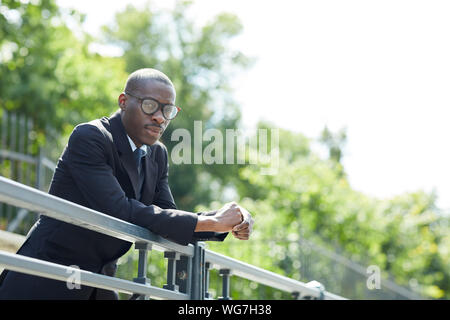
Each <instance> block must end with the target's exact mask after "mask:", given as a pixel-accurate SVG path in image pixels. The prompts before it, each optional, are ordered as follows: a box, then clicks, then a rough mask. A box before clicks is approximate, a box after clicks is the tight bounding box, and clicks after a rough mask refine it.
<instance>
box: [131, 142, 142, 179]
mask: <svg viewBox="0 0 450 320" xmlns="http://www.w3.org/2000/svg"><path fill="white" fill-rule="evenodd" d="M133 154H134V161H135V162H136V168H137V170H138V174H139V175H140V174H141V171H142V161H141V159H142V154H143V151H142V149H141V148H137V149H136V150H134V152H133Z"/></svg>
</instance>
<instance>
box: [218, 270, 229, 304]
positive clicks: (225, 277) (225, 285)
mask: <svg viewBox="0 0 450 320" xmlns="http://www.w3.org/2000/svg"><path fill="white" fill-rule="evenodd" d="M219 275H220V276H221V277H222V296H221V297H219V300H231V297H230V276H231V270H230V269H220V270H219Z"/></svg>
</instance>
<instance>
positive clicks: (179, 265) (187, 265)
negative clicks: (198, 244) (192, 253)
mask: <svg viewBox="0 0 450 320" xmlns="http://www.w3.org/2000/svg"><path fill="white" fill-rule="evenodd" d="M191 279H192V257H189V256H185V255H180V259H178V260H177V261H176V278H175V284H176V285H177V286H178V290H179V291H180V292H182V293H186V294H190V293H191V284H192V283H191V282H192V281H191Z"/></svg>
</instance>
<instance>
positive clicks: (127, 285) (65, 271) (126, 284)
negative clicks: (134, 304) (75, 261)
mask: <svg viewBox="0 0 450 320" xmlns="http://www.w3.org/2000/svg"><path fill="white" fill-rule="evenodd" d="M0 265H3V266H5V269H8V270H12V271H17V272H21V273H26V274H30V275H34V276H40V277H45V278H50V279H54V280H60V281H65V282H67V280H68V278H69V277H70V276H71V275H73V274H75V273H78V275H79V277H77V281H79V284H80V285H86V286H90V287H96V288H101V289H106V290H115V291H119V292H124V293H128V294H133V293H137V294H141V295H146V296H149V297H151V298H156V299H172V300H186V299H189V295H187V294H184V293H180V292H176V291H171V290H166V289H162V288H158V287H154V286H151V285H145V284H140V283H137V282H133V281H129V280H123V279H119V278H115V277H109V276H105V275H102V274H97V273H93V272H90V271H86V270H81V269H76V268H73V267H69V266H63V265H60V264H57V263H53V262H48V261H44V260H39V259H35V258H30V257H25V256H22V255H18V254H12V253H9V252H5V251H1V250H0ZM74 290H75V289H74Z"/></svg>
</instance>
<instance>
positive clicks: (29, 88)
mask: <svg viewBox="0 0 450 320" xmlns="http://www.w3.org/2000/svg"><path fill="white" fill-rule="evenodd" d="M35 3H36V4H35ZM2 13H3V14H0V30H1V34H2V36H1V37H0V57H1V61H0V72H1V74H2V77H1V78H0V97H1V98H0V105H2V108H6V109H7V110H14V111H17V112H19V113H21V114H26V115H28V116H29V117H31V118H32V119H33V122H34V123H35V126H36V128H35V129H36V130H37V134H38V138H37V141H38V143H39V144H41V145H42V144H43V143H44V142H45V138H46V134H47V133H48V132H46V127H48V126H50V127H53V128H54V129H55V130H57V132H59V133H62V134H63V135H67V134H68V133H70V132H71V130H72V129H73V126H75V125H76V124H78V123H80V122H84V121H89V120H92V119H93V118H97V117H101V116H104V115H105V114H109V113H111V111H113V110H114V109H115V106H116V105H117V102H116V99H117V97H116V95H117V92H120V90H121V86H122V84H123V82H124V80H125V79H126V74H125V73H124V71H123V68H124V64H123V61H122V60H120V59H111V58H104V57H101V56H99V55H98V54H94V53H90V52H89V50H88V46H89V44H90V42H91V39H90V37H89V36H87V35H85V34H83V33H82V34H81V36H79V37H77V36H75V35H74V32H73V31H72V30H70V29H69V28H68V27H67V25H66V21H67V20H68V21H72V23H74V24H78V25H79V24H80V23H81V21H82V17H81V16H80V15H79V14H78V13H76V12H75V11H73V12H71V13H67V14H62V13H61V12H60V11H59V9H58V7H57V6H56V5H55V3H54V1H42V2H40V3H39V2H34V1H31V2H26V1H6V2H3V4H2Z"/></svg>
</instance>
